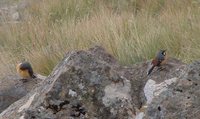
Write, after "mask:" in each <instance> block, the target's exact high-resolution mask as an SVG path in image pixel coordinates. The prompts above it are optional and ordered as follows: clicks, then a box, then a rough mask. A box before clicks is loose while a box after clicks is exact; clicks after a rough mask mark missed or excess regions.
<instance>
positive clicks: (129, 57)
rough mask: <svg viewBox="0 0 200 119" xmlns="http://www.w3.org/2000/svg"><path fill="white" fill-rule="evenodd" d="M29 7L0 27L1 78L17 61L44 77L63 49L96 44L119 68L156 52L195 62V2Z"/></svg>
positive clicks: (129, 0) (34, 2)
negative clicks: (22, 17)
mask: <svg viewBox="0 0 200 119" xmlns="http://www.w3.org/2000/svg"><path fill="white" fill-rule="evenodd" d="M4 1H5V0H4ZM18 1H20V0H9V2H11V3H12V2H18ZM29 3H30V4H29V6H28V7H27V8H26V9H24V10H23V11H20V12H22V13H27V14H28V15H26V19H25V20H24V21H22V22H20V23H17V24H16V23H13V24H12V23H7V22H2V23H1V24H0V62H1V63H0V76H1V77H3V76H5V75H9V74H13V73H14V74H15V73H16V70H15V66H16V64H17V63H19V62H20V61H22V60H23V59H26V60H27V61H29V62H31V64H32V65H33V68H34V70H35V72H38V73H40V74H43V75H48V74H49V73H50V72H51V71H52V69H53V68H54V66H55V65H56V64H57V63H58V62H59V61H60V60H61V59H62V58H63V56H64V54H65V53H66V52H67V51H69V50H77V49H78V50H80V49H87V48H89V47H91V46H94V45H102V46H103V47H105V48H106V49H107V50H108V51H109V52H110V53H111V54H113V55H114V56H115V57H116V58H117V59H118V60H119V61H120V63H122V64H124V65H130V64H135V63H138V62H142V61H146V60H149V59H151V58H153V57H154V56H155V53H156V52H157V51H158V50H159V49H167V53H168V54H169V55H170V56H171V57H176V58H178V59H181V60H182V61H184V62H186V63H189V62H191V61H193V60H196V59H199V58H200V1H199V0H29ZM5 21H6V19H5Z"/></svg>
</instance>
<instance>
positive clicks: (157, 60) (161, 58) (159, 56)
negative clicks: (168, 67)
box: [147, 50, 167, 75]
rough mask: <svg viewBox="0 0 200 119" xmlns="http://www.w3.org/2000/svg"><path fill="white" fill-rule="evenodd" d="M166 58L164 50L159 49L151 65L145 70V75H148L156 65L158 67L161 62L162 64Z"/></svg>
mask: <svg viewBox="0 0 200 119" xmlns="http://www.w3.org/2000/svg"><path fill="white" fill-rule="evenodd" d="M166 59H167V57H166V50H160V51H159V52H158V53H157V55H156V57H155V58H154V59H153V60H152V62H151V67H150V68H149V70H148V71H147V75H149V74H150V73H151V72H152V71H153V69H154V68H155V67H156V66H157V67H160V66H161V65H162V64H164V63H165V61H166Z"/></svg>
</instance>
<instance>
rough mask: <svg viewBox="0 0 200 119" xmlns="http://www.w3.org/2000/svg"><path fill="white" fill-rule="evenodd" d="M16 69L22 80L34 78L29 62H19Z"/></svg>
mask: <svg viewBox="0 0 200 119" xmlns="http://www.w3.org/2000/svg"><path fill="white" fill-rule="evenodd" d="M16 69H17V72H18V73H19V75H20V76H21V77H22V78H23V79H22V80H27V79H30V78H36V76H35V74H34V72H33V69H32V67H31V64H30V63H29V62H21V63H19V64H17V67H16Z"/></svg>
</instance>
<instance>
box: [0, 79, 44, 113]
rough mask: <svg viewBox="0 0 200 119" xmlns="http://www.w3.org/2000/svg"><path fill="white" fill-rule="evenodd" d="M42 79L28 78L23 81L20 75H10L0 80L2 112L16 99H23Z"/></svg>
mask: <svg viewBox="0 0 200 119" xmlns="http://www.w3.org/2000/svg"><path fill="white" fill-rule="evenodd" d="M40 81H41V80H38V79H34V80H28V81H27V82H26V83H23V82H22V81H21V80H20V78H19V77H18V76H14V75H13V76H8V77H5V78H3V79H1V82H0V112H2V111H3V110H4V109H6V108H7V107H8V106H9V105H11V104H12V103H14V102H15V101H17V100H19V99H21V98H22V97H23V96H25V95H26V94H27V93H28V92H30V91H31V90H32V88H34V87H35V86H36V85H37V84H38V83H39V82H40Z"/></svg>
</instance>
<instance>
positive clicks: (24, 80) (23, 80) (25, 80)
mask: <svg viewBox="0 0 200 119" xmlns="http://www.w3.org/2000/svg"><path fill="white" fill-rule="evenodd" d="M20 80H21V81H22V82H23V83H25V82H27V81H28V80H27V79H25V78H23V79H20Z"/></svg>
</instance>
